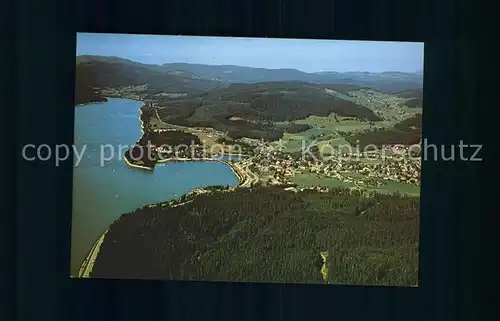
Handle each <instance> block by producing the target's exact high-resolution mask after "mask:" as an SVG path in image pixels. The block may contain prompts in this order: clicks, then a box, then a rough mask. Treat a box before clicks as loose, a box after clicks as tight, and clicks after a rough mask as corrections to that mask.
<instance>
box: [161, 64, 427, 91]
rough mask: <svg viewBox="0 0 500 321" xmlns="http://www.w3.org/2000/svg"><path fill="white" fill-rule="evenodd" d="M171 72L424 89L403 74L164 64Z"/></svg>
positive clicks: (232, 79)
mask: <svg viewBox="0 0 500 321" xmlns="http://www.w3.org/2000/svg"><path fill="white" fill-rule="evenodd" d="M162 68H164V69H165V70H168V71H183V72H189V73H193V74H196V75H198V76H199V77H201V78H203V79H207V80H215V81H220V82H223V83H257V82H273V81H303V82H311V83H317V84H352V85H358V86H367V87H371V88H374V89H377V90H379V91H382V92H387V93H395V92H399V91H402V90H405V89H412V88H418V87H422V83H423V77H422V74H419V73H403V72H383V73H369V72H342V73H341V72H330V71H327V72H316V73H306V72H302V71H300V70H297V69H264V68H252V67H242V66H230V65H220V66H210V65H200V64H187V63H168V64H163V65H162Z"/></svg>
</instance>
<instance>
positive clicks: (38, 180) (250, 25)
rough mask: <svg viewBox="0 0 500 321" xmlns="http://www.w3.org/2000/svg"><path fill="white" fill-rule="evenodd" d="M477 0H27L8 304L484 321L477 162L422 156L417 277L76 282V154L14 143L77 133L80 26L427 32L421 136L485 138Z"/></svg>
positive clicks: (231, 32) (86, 316) (53, 140)
mask: <svg viewBox="0 0 500 321" xmlns="http://www.w3.org/2000/svg"><path fill="white" fill-rule="evenodd" d="M473 2H474V1H471V3H463V2H457V1H454V2H450V4H446V3H445V1H442V2H437V1H431V0H428V1H412V2H411V3H404V1H388V0H387V1H385V0H384V1H382V0H378V1H365V2H363V3H362V4H359V5H357V4H355V3H354V2H353V1H342V4H340V2H337V1H329V2H326V1H325V2H324V3H321V4H317V5H316V4H314V3H312V2H311V1H304V2H303V3H299V2H298V1H291V2H287V3H286V4H285V2H270V1H268V2H267V3H266V4H263V5H260V4H257V3H252V2H250V1H233V2H231V4H230V3H227V2H226V3H218V2H216V1H208V0H206V1H194V0H193V1H189V2H187V1H185V2H181V1H172V2H171V1H165V2H157V3H155V4H152V5H148V4H147V3H146V2H144V1H140V2H132V1H130V2H125V1H117V0H116V1H108V2H101V1H88V2H85V3H84V2H82V3H80V4H73V3H71V2H70V1H60V2H59V3H55V2H54V3H51V2H42V1H34V0H22V1H20V2H19V7H18V9H19V12H18V22H17V24H13V25H14V26H15V29H16V34H17V35H18V37H17V40H15V43H14V48H15V49H14V55H13V56H12V62H13V63H12V64H11V66H14V70H13V71H14V72H15V73H16V74H17V82H16V86H17V91H15V92H14V95H15V101H16V109H15V112H14V115H13V117H14V119H15V120H16V121H15V122H14V121H12V122H11V121H9V122H8V125H9V126H14V125H15V127H16V129H14V127H13V128H12V131H11V132H15V133H16V136H17V137H16V143H17V146H16V148H17V152H16V153H17V155H16V156H17V159H16V162H15V163H14V164H13V165H14V166H15V167H16V171H15V175H16V184H17V189H16V191H15V193H17V201H16V203H15V204H14V205H15V207H16V208H15V210H16V214H17V217H16V220H15V222H14V224H15V225H14V226H15V227H14V228H9V229H8V232H9V233H10V234H6V233H2V234H3V235H4V237H5V239H6V240H12V239H14V240H16V242H15V243H16V244H15V246H13V247H9V248H8V250H10V252H8V254H13V256H14V257H15V261H14V262H15V264H14V265H13V266H10V265H9V266H4V267H2V269H7V270H6V273H8V274H9V275H12V276H13V277H12V278H9V279H11V280H13V281H11V283H10V285H12V286H13V287H14V288H15V289H16V292H15V296H14V300H16V301H17V307H16V306H15V305H13V308H11V310H6V311H7V312H10V313H12V316H14V317H17V318H18V320H58V319H59V320H71V321H73V320H82V321H83V320H85V321H86V320H106V321H111V320H160V319H167V318H168V319H169V320H218V321H219V320H262V321H264V320H286V321H289V320H311V321H313V320H314V321H315V320H374V319H380V320H472V319H474V320H479V319H482V318H481V317H480V316H479V313H480V300H481V299H482V297H481V295H480V292H479V289H480V288H479V285H480V284H481V282H482V279H481V278H480V276H481V273H480V272H479V270H478V266H477V263H478V262H479V259H480V254H481V252H480V251H479V249H480V248H481V246H480V245H481V244H480V237H479V236H480V223H481V221H480V219H477V220H474V219H472V220H471V219H470V215H471V213H482V212H483V210H484V209H483V208H482V205H481V204H483V203H482V202H481V200H482V198H483V197H484V194H482V192H483V191H482V190H481V189H482V186H483V185H482V183H481V176H482V174H483V164H482V163H463V162H453V163H450V162H425V163H424V164H423V170H422V192H421V200H422V203H421V240H420V242H421V247H420V248H421V255H420V286H419V288H389V287H386V288H382V287H360V286H322V285H314V286H313V285H272V284H244V283H241V284H232V283H208V282H192V283H185V282H160V281H120V280H83V279H80V280H70V279H69V277H68V275H69V254H70V250H69V242H70V227H71V198H72V162H71V161H68V162H66V163H64V164H62V165H61V166H60V167H59V168H55V167H54V165H53V163H50V162H45V163H43V162H24V161H23V160H22V159H21V157H20V152H19V151H20V148H21V146H22V145H24V144H27V143H32V144H44V143H46V144H49V145H52V146H53V145H55V144H62V143H65V144H72V143H73V119H74V113H73V102H74V70H75V52H76V32H113V33H147V34H185V35H221V36H222V35H224V36H253V37H263V36H266V37H284V38H292V37H293V38H322V39H346V40H347V39H349V40H391V41H425V43H426V45H425V64H424V69H425V76H424V113H423V136H424V137H425V138H427V139H428V141H429V143H434V144H458V141H459V140H464V141H465V142H466V143H470V144H480V143H482V136H481V134H482V133H481V130H480V129H481V128H480V126H479V122H480V120H481V117H482V116H481V115H480V113H479V112H477V108H484V107H481V106H479V107H478V106H477V104H478V101H480V98H479V93H478V87H477V86H478V83H479V81H478V70H479V68H480V66H479V65H478V60H477V54H478V49H477V40H478V39H479V38H478V37H477V35H478V30H477V29H476V28H475V26H476V25H475V23H476V21H477V19H478V18H477V14H475V12H476V9H477V8H476V7H475V6H474V3H473ZM451 4H453V6H452V5H451ZM466 17H469V18H466ZM467 19H469V20H467ZM15 68H17V69H15ZM6 128H8V132H9V130H10V127H6ZM471 187H472V188H471ZM14 199H16V198H13V200H14ZM478 217H479V215H478ZM9 296H12V293H10V294H9ZM7 319H9V318H7ZM7 319H6V320H7Z"/></svg>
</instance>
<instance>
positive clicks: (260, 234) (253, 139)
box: [75, 56, 422, 285]
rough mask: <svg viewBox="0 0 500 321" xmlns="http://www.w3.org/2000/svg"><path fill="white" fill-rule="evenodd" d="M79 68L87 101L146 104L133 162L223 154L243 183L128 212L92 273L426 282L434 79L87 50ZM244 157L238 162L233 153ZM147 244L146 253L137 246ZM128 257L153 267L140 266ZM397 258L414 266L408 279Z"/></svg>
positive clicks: (142, 164) (141, 165) (80, 98)
mask: <svg viewBox="0 0 500 321" xmlns="http://www.w3.org/2000/svg"><path fill="white" fill-rule="evenodd" d="M229 71H230V72H229ZM78 75H81V76H80V80H78V83H77V88H76V103H75V105H81V104H85V103H89V102H94V103H97V102H102V101H105V100H106V99H108V98H128V99H134V100H137V101H141V102H142V103H143V106H142V107H141V108H140V113H139V114H138V117H139V118H140V120H141V122H140V126H141V135H142V136H141V137H138V140H137V142H136V146H135V147H133V148H131V149H130V150H129V151H127V153H126V154H125V160H126V162H127V164H128V165H129V166H131V167H138V170H142V169H147V170H150V171H155V168H156V167H157V166H161V165H162V163H166V162H169V161H174V162H187V161H194V160H218V161H221V162H223V163H224V164H227V165H228V166H230V167H231V169H232V170H233V171H234V173H235V174H236V176H237V178H238V182H239V183H238V184H237V185H235V186H231V187H229V186H215V187H203V188H196V189H195V190H193V191H191V192H190V193H187V194H184V195H182V196H180V198H178V199H176V200H170V201H168V202H161V203H157V204H151V205H148V206H145V207H142V208H138V209H136V210H135V211H132V212H130V213H124V214H123V215H122V216H121V217H120V218H119V219H118V220H117V221H115V222H114V223H113V224H112V225H111V226H110V228H109V231H108V232H107V234H106V239H104V241H103V242H102V253H100V254H99V256H96V254H93V255H94V257H93V259H94V261H95V264H94V265H93V266H95V268H94V270H93V271H87V272H86V275H92V276H97V277H113V276H117V275H118V276H120V277H124V278H138V277H139V278H140V277H149V278H151V277H154V278H168V279H207V278H208V279H210V280H223V279H231V280H233V279H234V280H240V281H248V280H253V281H263V282H266V281H277V282H289V281H290V282H291V280H292V281H293V280H295V281H298V282H313V283H357V284H360V283H362V284H373V283H378V284H388V285H390V284H415V282H417V274H416V269H417V266H416V263H415V262H417V261H418V259H417V257H418V240H417V239H418V210H419V195H420V171H421V160H420V152H421V151H420V142H421V135H422V133H421V122H422V83H421V75H415V74H410V73H378V74H377V73H352V72H350V73H333V72H332V73H329V72H328V73H325V72H321V73H304V72H301V71H298V70H292V69H276V70H271V69H259V68H249V67H239V66H208V65H197V64H180V63H179V64H163V65H146V64H140V63H136V62H132V61H130V60H126V59H122V58H115V57H99V56H79V57H77V77H78ZM79 108H85V107H79ZM144 148H145V149H147V151H148V153H146V154H142V156H139V157H136V155H138V154H140V153H139V152H140V150H141V149H144ZM147 155H152V158H148V157H146V156H147ZM231 155H237V156H239V158H238V159H237V160H233V159H231V158H223V157H227V156H231ZM167 211H168V215H165V212H167ZM332 213H333V214H332ZM329 215H330V216H329ZM331 215H333V216H334V219H333V220H331V217H332V216H331ZM278 226H279V227H280V228H278ZM298 227H300V228H303V229H302V230H301V229H299V228H298ZM400 231H404V233H406V234H404V233H403V234H404V235H403V234H402V233H401V232H400ZM387 233H388V234H387ZM398 233H399V234H398ZM266 237H267V238H266ZM329 237H330V238H332V239H335V240H336V241H338V243H332V242H330V241H328V238H329ZM363 237H366V238H365V239H363ZM294 240H297V241H294ZM299 240H300V242H299ZM101 241H102V240H101ZM368 242H372V243H370V244H368ZM397 242H400V243H399V245H395V244H396V243H397ZM134 246H135V247H137V248H138V249H139V248H140V250H134V251H131V252H130V253H129V252H127V249H129V248H132V247H134ZM229 249H234V250H233V252H231V253H230V251H229ZM325 251H326V252H325ZM125 253H127V255H131V256H133V257H134V258H135V262H148V265H147V266H144V265H136V264H130V265H129V266H127V264H129V263H127V262H130V261H129V259H127V257H128V256H127V255H125ZM320 253H330V254H329V255H327V256H324V257H322V256H321V254H320ZM377 253H378V254H377ZM381 253H384V255H385V256H384V255H382V254H381ZM391 253H392V254H391ZM281 256H284V257H285V258H284V259H282V260H277V259H276V258H277V257H281ZM171 257H176V259H175V260H171V261H169V258H171ZM398 259H401V260H400V261H399V262H397V260H398ZM262 262H265V264H266V267H267V268H268V269H269V270H267V271H266V272H265V273H262V274H261V275H256V274H255V273H253V272H252V270H251V268H252V267H256V266H258V265H259V264H261V263H262ZM311 262H316V263H317V262H321V265H320V267H319V269H316V267H315V264H316V263H314V264H313V263H311ZM353 265H356V266H358V267H359V269H357V270H356V271H353V270H352V269H350V268H349V266H353ZM304 266H305V268H304ZM391 266H398V267H399V268H401V269H406V270H405V272H404V273H403V274H401V275H398V274H397V273H396V272H395V271H397V270H396V269H395V268H391ZM286 269H288V270H286ZM320 270H321V271H323V276H322V272H321V271H320ZM325 271H327V272H325ZM325 274H327V275H328V276H325Z"/></svg>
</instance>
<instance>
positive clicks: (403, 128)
mask: <svg viewBox="0 0 500 321" xmlns="http://www.w3.org/2000/svg"><path fill="white" fill-rule="evenodd" d="M421 139H422V114H416V115H415V116H413V117H411V118H408V119H405V120H403V121H401V122H399V123H397V124H395V125H394V126H393V127H390V128H379V129H375V130H367V131H365V132H360V133H357V134H355V135H352V136H347V137H346V140H347V141H348V142H349V143H350V144H352V145H353V146H355V145H357V144H359V147H360V148H364V147H365V146H367V145H370V144H373V145H376V146H382V145H399V144H400V145H413V144H418V143H419V142H420V140H421Z"/></svg>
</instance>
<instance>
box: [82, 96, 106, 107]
mask: <svg viewBox="0 0 500 321" xmlns="http://www.w3.org/2000/svg"><path fill="white" fill-rule="evenodd" d="M107 102H109V100H108V98H107V97H106V100H105V101H89V102H88V103H83V104H77V105H75V108H76V107H83V106H86V105H97V104H105V103H107Z"/></svg>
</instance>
